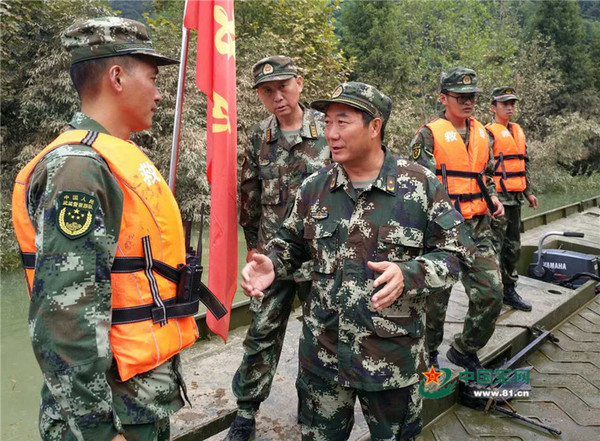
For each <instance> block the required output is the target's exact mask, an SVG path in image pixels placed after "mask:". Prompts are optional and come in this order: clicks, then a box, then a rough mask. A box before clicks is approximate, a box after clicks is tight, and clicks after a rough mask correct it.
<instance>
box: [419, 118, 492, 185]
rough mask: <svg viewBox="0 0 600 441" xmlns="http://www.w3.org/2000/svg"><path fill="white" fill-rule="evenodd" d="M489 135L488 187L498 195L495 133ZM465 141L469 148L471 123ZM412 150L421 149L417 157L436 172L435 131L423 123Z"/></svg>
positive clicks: (423, 164)
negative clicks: (434, 154) (495, 177)
mask: <svg viewBox="0 0 600 441" xmlns="http://www.w3.org/2000/svg"><path fill="white" fill-rule="evenodd" d="M439 117H440V118H444V119H446V116H445V113H444V112H442V113H440V115H439ZM488 136H489V144H490V159H489V161H488V165H487V167H486V170H485V176H486V188H487V190H488V192H489V194H490V196H498V193H497V192H496V184H495V182H494V135H492V134H491V133H490V132H488ZM463 141H464V143H465V145H466V146H467V148H468V147H469V124H467V130H466V133H465V136H464V137H463ZM410 148H411V151H413V152H414V151H415V150H416V149H421V154H420V156H419V157H418V159H417V162H418V163H419V164H421V165H422V166H423V167H425V168H428V169H429V170H431V171H432V172H433V173H435V169H436V162H435V156H433V133H431V130H429V128H428V127H426V126H425V125H423V126H422V127H421V128H420V129H419V130H418V131H417V133H416V135H415V136H414V138H413V140H412V141H411V143H410Z"/></svg>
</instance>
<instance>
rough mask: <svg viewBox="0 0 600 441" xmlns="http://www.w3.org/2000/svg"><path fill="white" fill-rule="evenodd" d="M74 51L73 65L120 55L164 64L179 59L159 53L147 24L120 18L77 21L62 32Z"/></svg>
mask: <svg viewBox="0 0 600 441" xmlns="http://www.w3.org/2000/svg"><path fill="white" fill-rule="evenodd" d="M61 39H62V44H63V46H64V48H65V49H66V50H67V51H68V52H70V53H71V64H75V63H79V62H81V61H88V60H94V59H97V58H106V57H117V56H121V55H145V56H148V57H152V58H154V59H155V60H156V64H157V65H159V66H164V65H167V64H177V63H179V61H177V60H174V59H172V58H168V57H165V56H164V55H160V54H158V53H156V51H155V50H154V48H153V46H152V41H150V37H149V36H148V32H147V31H146V27H145V26H144V25H143V24H142V23H140V22H139V21H135V20H131V19H128V18H121V17H102V18H92V19H89V20H84V21H80V22H77V23H75V24H74V25H72V26H70V27H69V28H68V29H67V30H66V31H64V32H63V33H62V35H61Z"/></svg>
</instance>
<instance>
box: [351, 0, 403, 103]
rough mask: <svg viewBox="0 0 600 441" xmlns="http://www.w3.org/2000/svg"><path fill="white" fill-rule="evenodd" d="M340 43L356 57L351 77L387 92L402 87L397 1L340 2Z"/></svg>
mask: <svg viewBox="0 0 600 441" xmlns="http://www.w3.org/2000/svg"><path fill="white" fill-rule="evenodd" d="M340 19H341V21H342V26H341V28H340V33H341V37H342V46H343V48H344V52H345V54H346V55H347V56H348V57H353V58H354V59H355V60H356V63H355V65H354V71H353V72H352V74H351V75H350V79H351V80H357V81H362V82H365V83H369V84H372V85H374V86H376V87H377V88H379V89H380V90H381V91H383V92H385V93H388V94H390V95H395V94H396V93H399V92H402V91H403V90H405V89H406V86H407V83H406V77H407V73H408V69H409V66H408V59H407V57H405V50H404V49H405V47H406V45H407V41H406V38H405V36H404V34H403V33H402V32H401V31H402V29H401V27H400V26H399V25H398V24H399V22H400V21H401V19H402V10H401V7H400V4H399V3H398V2H397V1H385V2H381V1H372V0H371V1H362V0H361V1H356V0H352V1H346V2H344V3H343V5H342V13H341V18H340Z"/></svg>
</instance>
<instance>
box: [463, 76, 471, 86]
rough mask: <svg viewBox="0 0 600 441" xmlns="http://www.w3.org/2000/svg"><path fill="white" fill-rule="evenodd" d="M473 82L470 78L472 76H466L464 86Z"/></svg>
mask: <svg viewBox="0 0 600 441" xmlns="http://www.w3.org/2000/svg"><path fill="white" fill-rule="evenodd" d="M471 82H472V80H471V77H470V76H468V75H466V76H465V77H464V78H463V84H471Z"/></svg>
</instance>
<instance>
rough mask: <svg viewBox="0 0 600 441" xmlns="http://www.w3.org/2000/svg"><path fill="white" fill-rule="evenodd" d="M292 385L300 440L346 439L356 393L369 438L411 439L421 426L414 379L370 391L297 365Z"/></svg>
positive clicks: (382, 439)
mask: <svg viewBox="0 0 600 441" xmlns="http://www.w3.org/2000/svg"><path fill="white" fill-rule="evenodd" d="M296 388H297V390H298V422H299V423H300V425H301V431H302V440H303V441H308V440H310V441H338V440H339V441H342V440H347V439H348V438H349V436H350V432H351V431H352V426H353V425H354V403H355V402H356V398H357V397H358V401H359V403H360V407H361V409H362V412H363V415H364V416H365V420H366V421H367V424H368V426H369V432H370V433H371V440H372V441H384V440H385V441H394V440H397V441H400V440H402V441H408V440H413V439H414V437H415V436H416V435H418V434H419V433H420V432H421V429H422V427H423V421H422V417H421V411H422V409H423V400H422V398H421V395H419V385H418V383H417V384H414V385H412V386H407V387H403V388H401V389H388V390H381V391H373V392H371V391H364V390H360V389H354V388H348V387H343V386H340V385H339V384H338V383H337V382H335V381H332V380H326V379H324V378H321V377H320V376H318V375H315V374H313V373H311V372H309V371H307V370H306V369H302V368H300V372H299V373H298V379H297V380H296Z"/></svg>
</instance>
